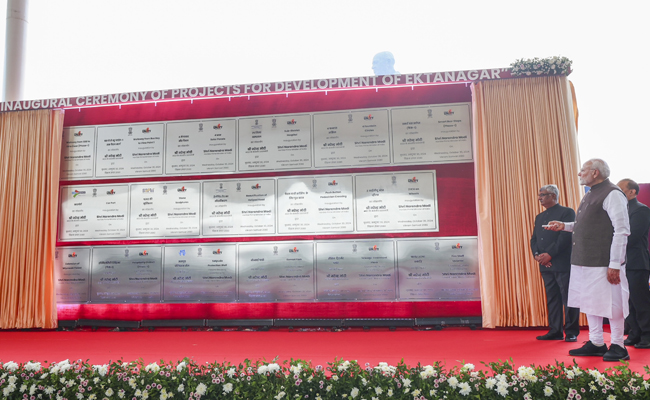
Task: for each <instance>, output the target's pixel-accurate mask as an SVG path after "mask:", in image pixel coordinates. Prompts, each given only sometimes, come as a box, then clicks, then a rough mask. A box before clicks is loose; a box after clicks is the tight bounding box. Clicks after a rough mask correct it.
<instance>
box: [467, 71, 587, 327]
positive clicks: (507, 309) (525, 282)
mask: <svg viewBox="0 0 650 400" xmlns="http://www.w3.org/2000/svg"><path fill="white" fill-rule="evenodd" d="M473 92H474V105H473V107H474V130H475V134H474V140H475V144H476V146H475V151H476V157H475V160H476V161H475V168H476V197H477V215H478V231H479V232H478V235H479V265H480V267H479V268H480V274H481V302H482V307H483V326H484V327H486V328H494V327H497V326H519V327H528V326H544V325H547V315H546V314H547V311H546V298H545V292H544V285H543V283H542V279H541V276H540V273H539V266H538V265H537V263H535V260H534V258H533V257H532V255H531V252H530V237H531V235H532V230H533V226H534V220H535V216H536V215H537V214H538V213H540V212H542V210H543V208H542V207H541V206H540V205H539V202H538V201H537V192H538V190H539V188H540V187H541V186H543V185H547V184H556V185H557V186H558V188H559V190H560V196H559V201H560V204H562V205H565V206H567V207H572V208H574V209H576V208H577V206H578V204H579V203H580V198H581V193H580V185H579V183H578V176H577V174H578V170H579V169H580V162H579V156H578V144H577V135H576V128H575V127H576V122H577V121H576V119H575V115H576V113H575V112H574V101H573V100H572V90H571V88H570V86H569V82H568V80H567V78H566V77H536V78H520V79H508V80H502V81H496V80H495V81H482V82H478V83H476V84H474V85H473Z"/></svg>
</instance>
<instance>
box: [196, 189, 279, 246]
mask: <svg viewBox="0 0 650 400" xmlns="http://www.w3.org/2000/svg"><path fill="white" fill-rule="evenodd" d="M274 233H275V181H274V180H273V179H255V180H252V179H250V180H223V181H209V182H204V183H203V235H206V236H232V235H247V236H251V235H268V234H274Z"/></svg>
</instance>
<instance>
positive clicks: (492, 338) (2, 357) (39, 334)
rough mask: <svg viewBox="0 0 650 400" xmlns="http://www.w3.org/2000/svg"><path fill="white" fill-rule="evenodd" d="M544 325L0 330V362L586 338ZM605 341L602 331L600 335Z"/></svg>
mask: <svg viewBox="0 0 650 400" xmlns="http://www.w3.org/2000/svg"><path fill="white" fill-rule="evenodd" d="M544 333H546V331H544V330H529V329H517V330H510V329H508V330H506V329H478V330H470V329H469V328H445V329H443V330H440V331H437V330H429V331H415V330H410V329H398V330H396V331H389V330H388V329H384V328H373V329H371V330H369V331H364V330H362V329H350V330H344V331H340V332H332V331H313V330H312V331H290V330H287V329H284V330H283V329H280V330H276V329H273V330H271V331H267V332H256V331H192V330H188V331H181V330H180V329H160V328H159V329H157V330H155V331H152V332H150V331H146V330H138V331H132V332H128V331H127V332H113V331H109V330H98V331H91V330H77V331H72V332H64V331H17V330H14V331H0V361H2V362H3V363H4V362H7V361H16V362H26V361H30V360H32V361H40V362H42V363H44V362H45V361H47V362H48V363H49V362H58V361H61V360H64V359H70V360H76V359H81V360H89V362H90V363H91V364H104V363H108V362H109V361H117V360H120V359H122V360H124V361H126V360H128V361H133V360H137V359H140V358H142V359H143V360H144V362H145V363H151V362H154V361H156V362H159V361H160V360H164V361H179V360H181V359H183V358H184V357H190V358H193V359H194V360H196V361H197V362H200V363H203V362H206V361H208V362H213V361H218V362H222V361H230V362H231V363H239V362H241V361H243V360H244V359H250V360H258V359H266V360H267V361H271V360H272V359H273V358H275V357H276V356H279V360H280V361H282V360H289V359H291V358H293V359H302V360H306V361H312V363H313V364H314V365H323V366H326V365H327V363H328V362H331V361H334V359H335V358H343V359H345V360H357V361H358V362H359V363H360V364H361V365H362V366H363V365H365V363H370V365H372V366H375V365H377V364H378V363H379V362H387V363H389V364H391V365H396V364H397V363H399V362H400V360H402V359H404V362H405V363H406V364H407V365H409V366H415V365H417V364H418V363H421V364H422V365H428V364H433V363H434V362H436V361H440V362H443V363H444V364H445V365H446V367H447V368H451V367H452V366H456V365H462V364H463V363H472V364H474V365H476V367H477V368H479V367H482V368H483V369H485V367H484V366H483V365H482V364H481V362H492V361H497V360H508V359H510V358H512V359H513V361H514V363H515V366H517V367H518V366H521V365H525V366H528V365H533V364H534V365H537V366H546V365H548V364H555V362H556V360H557V361H561V362H564V363H565V365H572V364H573V360H574V357H571V356H569V354H568V351H569V350H570V349H573V348H577V347H580V346H582V343H583V342H584V341H586V340H588V332H587V331H586V330H583V331H582V332H581V334H580V336H579V337H578V342H577V343H566V342H564V341H538V340H536V339H535V337H536V336H538V335H541V334H544ZM605 339H606V340H609V334H608V333H606V337H605ZM628 351H629V353H630V357H631V360H630V361H629V364H630V368H631V369H632V370H634V371H637V372H640V373H644V368H643V367H644V366H646V365H648V364H650V350H639V349H635V348H633V347H632V348H628ZM575 360H576V361H577V363H578V365H579V366H580V367H582V368H594V367H595V368H598V370H599V371H603V370H604V369H605V368H608V367H612V366H616V365H620V363H617V362H604V361H603V360H602V358H600V357H577V358H575Z"/></svg>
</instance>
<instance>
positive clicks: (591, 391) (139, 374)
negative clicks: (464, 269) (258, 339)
mask: <svg viewBox="0 0 650 400" xmlns="http://www.w3.org/2000/svg"><path fill="white" fill-rule="evenodd" d="M273 361H274V362H272V363H267V362H262V361H257V362H251V361H249V360H246V361H245V363H242V364H239V365H232V364H230V363H228V362H224V363H206V364H205V365H200V364H197V363H196V362H194V361H192V360H191V359H189V358H186V359H184V360H183V361H181V362H178V363H165V362H162V361H161V364H160V365H158V364H157V363H153V364H149V365H146V364H144V362H143V361H142V360H139V361H135V362H132V363H128V364H127V363H124V364H122V363H117V362H116V363H112V364H110V365H91V364H88V363H87V362H82V361H81V360H78V361H75V362H72V363H70V362H69V361H68V360H65V361H64V362H61V363H58V364H57V363H51V364H50V365H49V367H48V366H45V365H41V364H40V363H37V362H33V361H32V362H29V363H25V364H18V363H15V362H13V361H9V362H5V363H4V364H3V363H2V362H0V392H1V395H2V396H3V397H4V399H7V400H13V399H15V400H22V399H26V398H27V399H33V400H36V399H51V400H53V399H64V398H65V399H68V400H73V399H79V400H81V399H87V400H100V399H104V398H106V399H109V400H113V399H118V398H119V399H134V398H135V399H136V400H146V399H161V400H167V399H171V400H173V399H192V400H200V399H204V400H207V399H224V400H225V399H228V400H230V399H233V400H242V399H259V400H295V399H309V400H312V399H313V400H335V399H336V400H340V399H348V400H352V399H354V400H360V399H366V400H372V399H377V400H379V399H382V400H383V399H387V398H393V399H395V400H416V399H417V400H422V399H423V398H426V399H430V400H433V399H447V400H461V399H462V400H465V399H487V400H502V399H517V400H534V399H535V400H539V399H545V398H549V399H571V400H587V399H589V400H615V399H626V400H628V399H650V381H649V380H648V379H646V377H645V376H644V375H643V374H641V373H639V372H634V371H631V370H630V369H629V366H628V365H627V364H624V365H622V366H617V367H615V368H613V369H607V370H605V371H604V372H602V373H601V372H599V371H598V370H596V369H589V370H586V369H585V370H583V369H581V368H579V367H578V366H577V364H574V365H572V366H568V367H565V365H564V364H563V363H559V362H558V363H556V365H549V366H546V367H534V366H531V367H528V366H521V367H519V368H516V367H515V366H514V365H513V364H511V363H510V362H507V361H506V362H502V361H499V362H494V363H489V364H485V365H486V367H487V368H482V369H476V367H475V366H474V365H472V364H464V365H462V364H461V365H462V366H461V367H452V368H451V369H448V370H446V369H445V368H444V367H443V366H441V364H440V363H435V364H434V365H426V366H421V365H418V366H416V367H409V366H408V365H406V364H404V362H403V361H402V362H400V363H399V364H398V365H396V366H389V365H388V364H387V363H380V364H379V365H378V366H376V367H370V365H367V368H362V367H361V366H360V365H359V364H358V363H357V362H356V361H344V360H342V359H341V360H335V361H334V362H332V363H328V364H329V367H326V368H323V367H320V366H316V367H314V366H313V365H312V364H311V363H310V362H308V361H303V360H291V362H286V361H284V362H280V363H275V360H273ZM341 366H342V367H343V368H339V367H341ZM147 367H148V368H147ZM36 369H38V370H39V371H40V373H38V374H35V373H34V370H36ZM63 369H65V370H66V371H62V370H63ZM54 371H57V372H54ZM154 371H156V372H154ZM645 371H646V374H647V373H648V372H650V369H649V368H648V367H647V366H646V367H645ZM296 372H298V374H296ZM425 394H428V395H429V397H424V395H425Z"/></svg>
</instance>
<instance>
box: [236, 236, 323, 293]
mask: <svg viewBox="0 0 650 400" xmlns="http://www.w3.org/2000/svg"><path fill="white" fill-rule="evenodd" d="M314 297H315V296H314V244H313V243H311V242H300V243H287V242H282V243H264V244H242V245H239V301H240V302H248V303H260V302H262V303H266V302H277V301H313V300H314Z"/></svg>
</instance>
